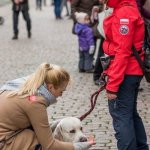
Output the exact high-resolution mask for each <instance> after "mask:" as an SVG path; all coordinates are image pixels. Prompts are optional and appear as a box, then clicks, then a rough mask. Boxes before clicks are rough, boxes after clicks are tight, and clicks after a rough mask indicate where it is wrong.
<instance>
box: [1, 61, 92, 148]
mask: <svg viewBox="0 0 150 150" xmlns="http://www.w3.org/2000/svg"><path fill="white" fill-rule="evenodd" d="M69 80H70V75H69V74H68V72H67V71H65V70H64V69H63V68H61V67H59V66H56V65H50V64H48V63H43V64H41V65H40V66H39V68H38V69H37V71H36V72H35V73H33V74H32V75H30V76H28V77H25V78H20V79H16V80H13V81H9V82H7V83H6V84H5V85H4V86H3V87H2V88H1V89H0V92H1V94H0V142H1V144H4V146H2V147H3V148H1V149H3V150H36V149H38V150H39V149H43V150H79V149H80V150H86V149H88V148H90V147H91V146H92V144H93V143H89V142H83V143H80V142H79V143H67V142H61V141H58V140H56V139H54V137H53V135H52V129H51V128H50V125H49V122H48V115H47V110H46V109H47V107H48V106H49V105H51V104H53V103H55V102H56V101H57V100H56V98H57V97H59V96H61V95H62V93H63V91H65V89H66V87H67V85H68V82H69ZM39 147H41V148H39Z"/></svg>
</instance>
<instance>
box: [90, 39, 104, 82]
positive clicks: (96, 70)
mask: <svg viewBox="0 0 150 150" xmlns="http://www.w3.org/2000/svg"><path fill="white" fill-rule="evenodd" d="M103 41H104V38H101V42H100V45H99V49H98V54H97V57H96V62H95V67H94V73H93V80H94V81H95V80H98V79H99V78H100V76H101V73H102V72H103V68H102V65H101V62H100V57H101V56H102V55H103V54H104V51H103Z"/></svg>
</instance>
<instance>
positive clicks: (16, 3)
mask: <svg viewBox="0 0 150 150" xmlns="http://www.w3.org/2000/svg"><path fill="white" fill-rule="evenodd" d="M12 3H13V7H12V10H13V30H14V36H13V37H12V39H13V40H16V39H18V33H19V30H18V17H19V13H20V11H21V12H22V15H23V18H24V20H25V21H26V27H27V32H28V38H30V37H31V20H30V16H29V5H28V0H12Z"/></svg>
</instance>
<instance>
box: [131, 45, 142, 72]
mask: <svg viewBox="0 0 150 150" xmlns="http://www.w3.org/2000/svg"><path fill="white" fill-rule="evenodd" d="M131 49H132V51H133V54H134V56H135V58H136V60H137V62H138V63H139V65H140V67H141V68H142V70H143V72H144V71H145V68H144V63H143V61H142V60H141V58H140V56H139V54H138V52H137V50H136V49H135V47H134V46H132V48H131Z"/></svg>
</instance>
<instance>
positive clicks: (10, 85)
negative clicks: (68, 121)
mask: <svg viewBox="0 0 150 150" xmlns="http://www.w3.org/2000/svg"><path fill="white" fill-rule="evenodd" d="M27 78H28V77H22V78H18V79H15V80H12V81H7V82H6V84H4V85H3V86H2V87H1V88H0V91H1V92H3V91H17V90H18V89H19V88H20V87H21V85H22V84H23V83H24V82H25V81H26V80H27ZM37 95H38V96H43V97H44V98H45V100H46V102H47V104H48V106H49V105H51V104H54V103H56V102H57V100H56V97H55V96H54V95H52V93H51V92H50V91H48V89H47V86H46V84H45V83H44V84H43V85H41V86H40V87H39V88H38V91H37Z"/></svg>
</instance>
